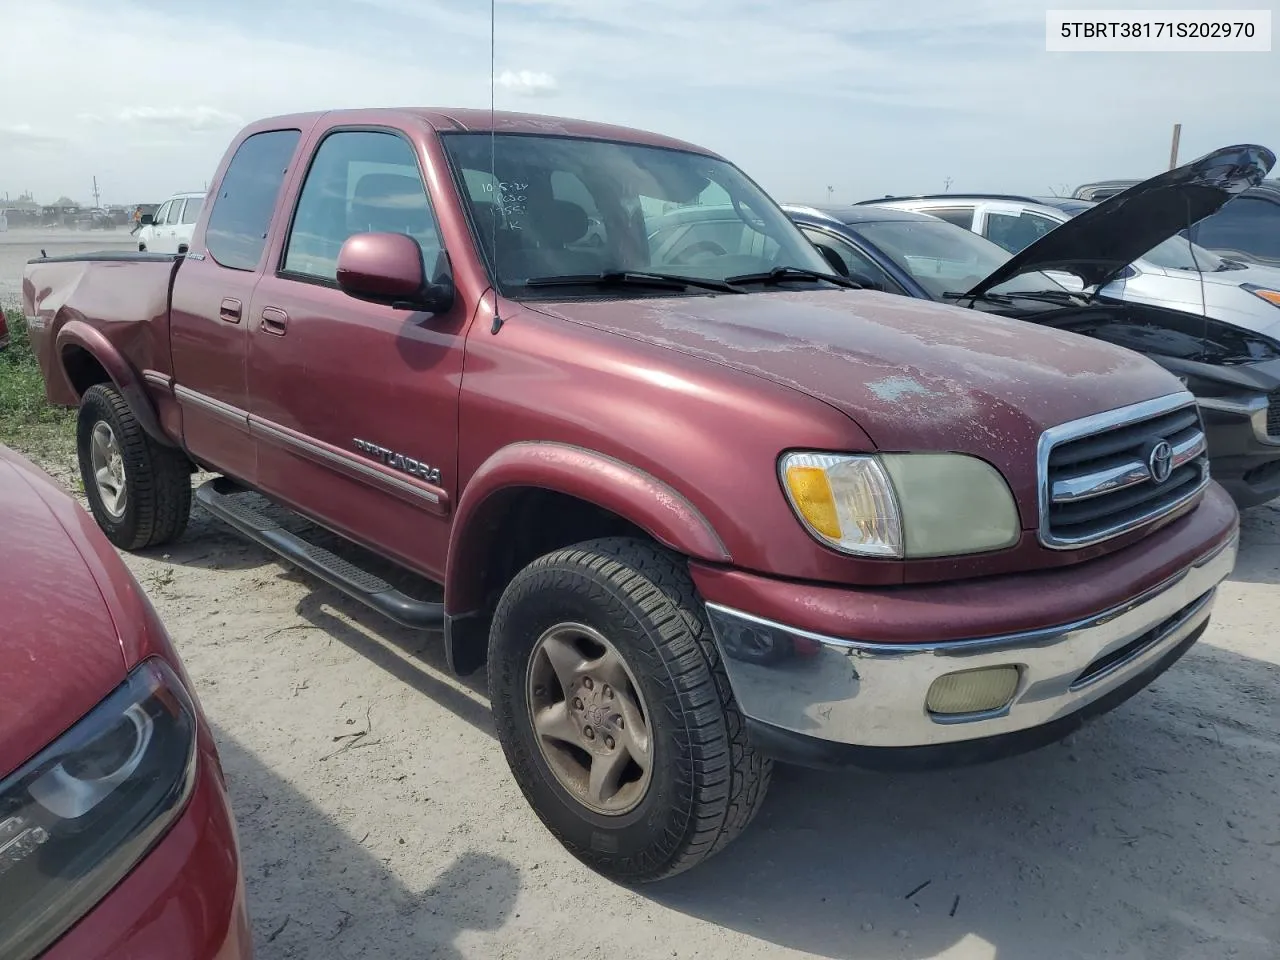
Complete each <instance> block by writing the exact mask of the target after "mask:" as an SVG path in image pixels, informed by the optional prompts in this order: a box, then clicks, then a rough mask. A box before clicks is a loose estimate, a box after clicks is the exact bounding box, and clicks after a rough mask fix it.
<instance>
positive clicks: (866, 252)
mask: <svg viewBox="0 0 1280 960" xmlns="http://www.w3.org/2000/svg"><path fill="white" fill-rule="evenodd" d="M1268 158H1269V159H1268ZM1272 162H1274V158H1271V157H1270V154H1267V155H1266V156H1265V157H1263V158H1261V159H1260V161H1259V170H1261V169H1262V168H1263V167H1265V168H1269V167H1270V165H1271V163H1272ZM1197 167H1200V168H1202V170H1203V171H1204V173H1203V174H1201V175H1197V173H1196V171H1197ZM1212 170H1213V167H1212V163H1211V162H1210V158H1206V159H1205V160H1202V161H1197V162H1196V163H1193V164H1190V165H1188V166H1187V167H1184V168H1180V169H1179V170H1176V171H1172V172H1171V173H1169V174H1165V175H1162V176H1163V177H1165V178H1166V179H1165V180H1164V181H1163V182H1162V183H1159V184H1153V186H1154V187H1156V188H1164V190H1165V192H1164V193H1163V200H1162V203H1161V204H1156V205H1154V206H1153V205H1148V204H1144V203H1142V198H1141V197H1139V199H1138V201H1137V202H1136V203H1135V205H1134V206H1132V207H1130V208H1129V209H1128V210H1125V209H1117V208H1116V207H1115V206H1114V205H1113V204H1114V201H1105V202H1104V203H1102V204H1098V205H1097V206H1096V207H1091V208H1090V209H1089V210H1087V211H1086V212H1084V213H1081V214H1080V216H1079V218H1077V219H1074V220H1072V221H1070V222H1069V223H1068V224H1066V225H1064V226H1060V227H1058V228H1056V229H1055V230H1054V231H1052V232H1050V233H1048V234H1046V236H1045V237H1044V238H1043V239H1041V240H1040V241H1038V242H1036V243H1034V244H1032V245H1031V246H1029V247H1027V248H1026V249H1024V250H1023V251H1021V253H1019V254H1018V255H1017V256H1015V257H1011V256H1010V255H1009V253H1008V251H1006V250H1004V249H1003V248H1001V247H1000V246H998V245H997V244H994V243H992V242H990V241H988V240H986V239H984V238H983V237H980V236H976V235H975V234H974V233H972V232H971V231H969V230H966V229H964V228H961V227H957V226H955V224H953V223H947V222H945V221H941V220H939V219H936V218H934V217H932V216H929V215H927V214H923V213H918V212H915V211H905V210H901V209H899V208H898V207H897V206H896V205H894V206H881V205H879V204H857V205H854V206H848V207H828V208H816V207H800V206H794V205H788V206H786V207H784V209H786V210H787V212H788V213H789V214H790V216H791V217H792V219H793V220H794V221H795V222H796V223H797V224H799V226H800V228H801V229H802V231H803V232H804V233H805V235H806V236H807V237H808V238H809V240H810V241H811V242H813V243H815V244H817V245H819V247H820V249H822V250H823V254H824V256H826V257H827V258H828V261H829V262H831V263H832V264H833V266H835V267H837V268H838V269H841V272H846V271H847V272H848V274H849V275H851V276H855V277H856V278H859V279H860V280H861V278H866V277H869V278H870V279H871V280H872V281H873V282H874V283H875V284H876V285H877V286H880V287H881V288H883V289H886V290H889V291H891V292H894V293H903V294H906V295H907V296H913V297H921V298H927V299H932V300H944V301H949V302H955V303H962V304H966V305H970V306H973V307H975V308H977V309H980V310H984V311H987V312H990V313H997V314H1001V315H1004V316H1013V317H1018V318H1020V319H1025V320H1031V321H1033V322H1035V323H1039V324H1047V325H1051V326H1055V327H1058V328H1060V329H1066V330H1072V331H1075V332H1078V333H1083V334H1086V335H1088V336H1092V337H1095V338H1098V339H1102V340H1107V341H1110V342H1112V343H1116V344H1119V345H1121V346H1125V347H1129V348H1131V349H1133V350H1137V351H1139V352H1141V353H1144V354H1146V355H1147V356H1148V357H1150V358H1151V359H1153V360H1155V361H1156V362H1157V363H1159V364H1161V365H1162V366H1164V367H1165V368H1166V369H1168V370H1170V371H1171V372H1173V373H1174V374H1176V375H1177V376H1179V377H1180V378H1182V379H1183V382H1184V383H1186V384H1187V385H1188V386H1189V387H1190V389H1191V390H1192V391H1193V392H1194V393H1195V395H1196V398H1197V400H1198V402H1199V405H1200V407H1201V410H1202V412H1203V415H1204V417H1205V421H1206V425H1207V433H1208V446H1209V454H1210V458H1211V461H1212V464H1213V474H1214V477H1215V478H1216V479H1217V480H1218V481H1219V482H1221V483H1222V484H1223V485H1224V486H1225V487H1226V488H1227V489H1228V490H1229V491H1230V492H1231V494H1232V496H1233V497H1234V498H1235V499H1236V501H1237V503H1238V504H1239V505H1241V506H1253V505H1256V504H1259V503H1263V502H1266V501H1268V500H1270V499H1272V498H1274V497H1275V496H1276V495H1278V494H1280V338H1278V337H1277V334H1280V330H1276V329H1274V328H1271V329H1270V330H1269V332H1264V333H1259V332H1254V331H1248V330H1245V329H1243V328H1240V327H1237V326H1233V325H1228V324H1225V323H1221V322H1219V321H1217V320H1212V319H1206V318H1205V317H1204V316H1203V315H1200V316H1196V315H1194V314H1192V313H1189V312H1186V311H1182V310H1175V309H1171V308H1168V307H1165V306H1163V305H1151V304H1147V303H1143V302H1141V301H1139V300H1135V299H1130V300H1123V299H1120V298H1119V297H1117V296H1115V295H1113V294H1112V293H1111V291H1112V290H1113V289H1115V284H1114V283H1111V282H1108V278H1109V276H1110V275H1111V274H1113V273H1115V274H1122V273H1123V272H1124V271H1125V269H1126V267H1127V265H1128V264H1129V262H1130V261H1129V259H1128V258H1129V257H1131V255H1132V254H1133V252H1134V251H1135V250H1139V249H1142V244H1144V243H1151V242H1154V241H1159V240H1160V236H1159V234H1160V233H1161V232H1168V231H1171V230H1173V229H1176V225H1177V223H1178V222H1179V219H1178V217H1177V216H1176V215H1175V214H1176V213H1177V211H1176V210H1174V209H1173V207H1175V206H1176V205H1178V204H1184V201H1185V200H1186V199H1187V196H1188V195H1187V193H1181V192H1180V191H1179V190H1178V189H1177V188H1178V187H1179V186H1181V187H1182V188H1184V189H1185V190H1186V191H1188V192H1190V191H1193V190H1194V191H1202V192H1203V194H1202V196H1201V207H1200V210H1199V211H1197V212H1203V210H1205V209H1208V208H1209V207H1211V206H1212V205H1213V204H1212V203H1210V202H1209V201H1208V200H1207V199H1206V198H1205V197H1206V195H1208V194H1211V193H1217V194H1219V196H1218V197H1217V200H1216V201H1215V202H1226V199H1227V198H1228V197H1229V196H1230V193H1229V191H1228V190H1227V189H1222V190H1216V189H1214V184H1213V181H1212V179H1211V177H1210V176H1209V174H1211V173H1212ZM1258 175H1260V174H1258ZM1153 192H1154V191H1153ZM1164 205H1167V207H1166V206H1164ZM1184 206H1185V204H1184ZM1163 245H1164V244H1163V242H1161V243H1158V244H1157V246H1158V247H1162V246H1163ZM1050 268H1053V269H1054V270H1065V271H1068V272H1072V273H1074V274H1076V275H1077V276H1078V277H1079V279H1080V281H1081V282H1082V283H1084V282H1086V281H1087V283H1088V286H1089V287H1090V290H1091V291H1093V292H1090V293H1088V294H1080V293H1076V292H1071V291H1068V290H1066V289H1064V288H1063V287H1062V286H1060V285H1059V284H1058V283H1057V282H1056V281H1055V280H1054V279H1053V277H1052V276H1051V275H1050V274H1049V273H1047V272H1045V271H1046V270H1048V269H1050ZM1196 306H1197V307H1198V306H1199V305H1198V304H1196ZM1197 312H1198V311H1197Z"/></svg>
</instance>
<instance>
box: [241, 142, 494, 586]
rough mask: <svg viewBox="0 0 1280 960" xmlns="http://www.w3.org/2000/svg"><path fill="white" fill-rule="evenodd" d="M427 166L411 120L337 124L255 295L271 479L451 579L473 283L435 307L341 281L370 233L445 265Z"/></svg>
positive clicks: (255, 342) (254, 397) (297, 498)
mask: <svg viewBox="0 0 1280 960" xmlns="http://www.w3.org/2000/svg"><path fill="white" fill-rule="evenodd" d="M425 162H426V160H425V154H424V152H423V150H422V148H421V147H420V146H416V145H415V144H413V143H411V142H410V140H409V139H408V138H407V137H406V136H405V135H403V134H402V133H400V132H398V131H394V130H389V129H369V128H362V129H342V128H338V129H333V130H329V131H326V132H325V134H324V136H323V137H322V138H321V139H320V140H319V143H318V146H317V147H316V149H315V151H314V155H313V156H312V158H311V160H310V164H309V167H308V169H307V172H306V175H305V178H304V180H303V182H302V186H301V189H300V190H299V191H298V192H297V200H296V203H295V204H294V206H293V210H292V218H291V220H290V221H286V222H288V223H289V231H288V233H287V235H286V236H284V237H282V238H280V239H279V241H278V242H277V243H276V244H273V250H272V255H271V256H272V261H273V263H272V268H271V269H269V270H267V271H266V274H265V276H264V277H263V279H262V282H261V283H260V284H259V285H258V288H257V290H256V291H255V292H254V296H253V307H252V312H251V314H250V315H249V318H248V319H249V322H248V335H249V393H250V398H251V399H250V409H251V413H252V416H251V418H250V421H251V424H252V429H253V432H254V435H255V436H256V438H257V440H258V451H259V462H258V486H259V488H260V489H262V490H263V491H264V492H266V493H268V494H271V495H272V496H274V497H276V498H277V499H280V500H282V501H284V502H286V503H288V504H290V505H291V506H293V507H294V508H295V509H298V510H300V511H301V512H303V513H304V514H307V515H309V516H311V517H313V518H315V519H317V520H319V521H320V522H321V523H323V524H325V525H326V526H328V527H329V528H331V529H334V530H336V531H338V532H340V533H343V534H345V535H346V536H348V537H350V538H351V539H354V540H356V541H358V542H362V543H364V544H366V545H367V546H370V547H372V548H374V549H375V550H377V551H379V552H380V553H383V554H385V555H388V556H391V557H394V558H396V559H398V560H400V561H401V562H402V563H405V564H406V565H408V566H410V567H413V568H415V569H417V570H419V571H420V572H423V573H425V574H427V575H429V576H437V577H438V576H441V575H442V574H443V571H444V560H445V554H446V552H447V545H448V519H447V518H448V516H449V508H450V495H451V491H452V490H453V489H454V483H455V478H454V473H455V469H456V464H457V448H458V394H459V389H460V386H461V379H462V361H463V347H464V339H465V333H466V326H467V322H468V320H469V318H470V311H469V310H468V308H467V304H466V302H465V298H464V297H462V296H461V295H459V296H458V297H456V298H455V301H454V304H453V307H452V308H451V309H450V310H448V311H447V312H445V313H442V314H438V315H432V314H428V313H423V312H417V311H412V310H400V309H393V308H392V307H389V306H383V305H380V304H374V303H367V302H364V301H359V300H355V299H353V298H351V297H348V296H347V295H346V294H344V293H343V292H342V291H341V290H339V289H338V285H337V281H336V276H337V260H338V253H339V251H340V250H341V248H342V245H343V243H344V242H345V241H346V240H347V238H348V237H350V236H351V235H352V234H356V233H364V232H392V233H403V234H407V235H409V236H411V237H413V238H414V239H415V240H417V241H418V244H419V246H420V248H421V250H422V254H423V261H424V264H425V267H426V270H427V272H428V274H429V276H433V277H434V276H436V275H437V274H438V271H439V270H440V269H443V264H444V263H445V260H444V257H443V252H444V251H443V245H442V242H441V234H440V230H439V226H438V221H437V218H436V216H435V213H434V210H433V206H432V203H431V201H430V199H429V193H428V190H427V188H426V186H425V184H424V178H423V163H425ZM440 179H441V181H442V182H445V183H448V182H449V177H448V174H447V172H445V173H444V175H443V176H442V177H441V178H440Z"/></svg>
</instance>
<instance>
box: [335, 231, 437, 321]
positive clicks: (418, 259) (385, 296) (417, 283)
mask: <svg viewBox="0 0 1280 960" xmlns="http://www.w3.org/2000/svg"><path fill="white" fill-rule="evenodd" d="M338 288H339V289H340V290H341V291H342V292H343V293H345V294H346V295H347V296H349V297H354V298H355V299H356V300H367V301H369V302H370V303H383V304H386V305H387V306H389V307H393V308H395V309H397V310H423V311H426V312H428V313H444V312H445V311H446V310H448V309H449V308H450V307H451V306H453V295H454V289H453V281H452V280H451V279H450V278H449V277H448V276H447V275H441V276H440V277H439V278H438V279H437V280H436V282H428V281H427V273H426V270H425V269H424V268H423V266H422V248H421V247H419V246H418V241H417V240H414V239H413V237H410V236H408V235H407V234H403V233H357V234H355V235H354V236H351V237H348V238H347V242H346V243H344V244H343V245H342V250H341V251H340V252H339V253H338Z"/></svg>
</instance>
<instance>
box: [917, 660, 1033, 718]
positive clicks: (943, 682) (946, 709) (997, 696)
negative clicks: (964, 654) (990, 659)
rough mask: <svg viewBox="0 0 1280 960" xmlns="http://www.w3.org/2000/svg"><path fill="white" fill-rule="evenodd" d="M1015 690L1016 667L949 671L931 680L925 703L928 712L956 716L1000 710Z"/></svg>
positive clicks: (1016, 685) (1016, 686)
mask: <svg viewBox="0 0 1280 960" xmlns="http://www.w3.org/2000/svg"><path fill="white" fill-rule="evenodd" d="M1017 689H1018V668H1017V667H1013V666H1008V667H982V668H980V669H977V670H962V671H960V672H959V673H948V674H946V675H945V676H942V677H939V678H938V679H937V680H935V681H933V685H932V686H930V687H929V695H928V696H927V697H925V705H926V706H927V707H928V708H929V712H930V713H934V714H939V715H942V716H955V715H957V714H962V713H987V712H988V711H991V710H999V709H1000V708H1001V707H1003V706H1005V705H1006V704H1007V703H1008V702H1009V701H1010V700H1012V699H1013V695H1014V693H1015V692H1016V691H1017Z"/></svg>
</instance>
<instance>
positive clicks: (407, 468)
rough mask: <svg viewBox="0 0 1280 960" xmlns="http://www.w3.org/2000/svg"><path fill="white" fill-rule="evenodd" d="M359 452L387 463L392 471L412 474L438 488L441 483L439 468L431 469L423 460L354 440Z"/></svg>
mask: <svg viewBox="0 0 1280 960" xmlns="http://www.w3.org/2000/svg"><path fill="white" fill-rule="evenodd" d="M351 442H352V443H354V444H355V447H356V449H357V450H359V451H360V452H361V453H367V454H368V455H369V456H371V457H372V458H373V459H374V460H377V461H379V462H381V463H385V464H386V465H387V466H388V467H390V468H391V469H392V470H401V471H403V472H404V473H408V474H411V475H412V476H415V477H418V478H419V479H421V480H425V481H427V483H434V484H436V485H437V486H438V485H439V483H440V470H439V469H438V468H437V467H431V466H428V465H427V464H425V463H423V462H422V461H421V460H415V459H413V458H412V457H406V456H405V455H404V454H402V453H396V452H395V451H394V450H388V449H387V448H386V447H380V446H378V444H376V443H370V442H369V441H368V440H360V439H358V438H357V439H353V440H352V441H351Z"/></svg>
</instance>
